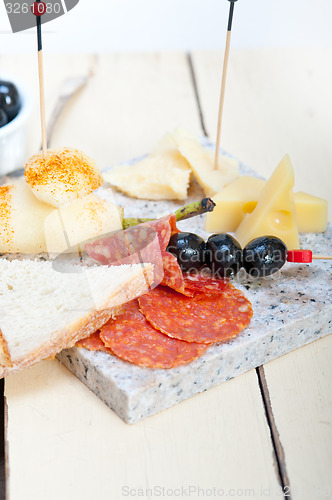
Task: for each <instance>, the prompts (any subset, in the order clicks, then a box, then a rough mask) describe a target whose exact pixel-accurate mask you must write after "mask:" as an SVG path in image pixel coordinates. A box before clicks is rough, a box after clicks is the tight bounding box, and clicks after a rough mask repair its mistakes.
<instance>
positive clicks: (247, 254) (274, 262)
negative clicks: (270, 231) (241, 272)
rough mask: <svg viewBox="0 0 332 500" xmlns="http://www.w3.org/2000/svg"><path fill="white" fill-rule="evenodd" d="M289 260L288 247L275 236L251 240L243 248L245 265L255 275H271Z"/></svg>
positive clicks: (248, 271) (249, 272)
mask: <svg viewBox="0 0 332 500" xmlns="http://www.w3.org/2000/svg"><path fill="white" fill-rule="evenodd" d="M286 260H287V247H286V245H285V243H284V242H283V241H281V240H280V239H279V238H276V237H275V236H261V237H260V238H255V239H254V240H251V241H250V242H249V243H248V244H247V245H246V246H245V247H244V249H243V266H244V268H245V270H246V271H247V273H248V274H250V275H251V276H253V277H256V278H258V277H265V276H270V275H271V274H273V273H276V272H277V271H279V269H280V268H281V267H282V266H283V265H284V264H285V262H286Z"/></svg>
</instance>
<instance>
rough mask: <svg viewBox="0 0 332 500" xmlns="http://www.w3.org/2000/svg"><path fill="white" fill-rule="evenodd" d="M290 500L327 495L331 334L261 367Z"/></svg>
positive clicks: (331, 462)
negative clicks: (282, 458) (288, 481)
mask: <svg viewBox="0 0 332 500" xmlns="http://www.w3.org/2000/svg"><path fill="white" fill-rule="evenodd" d="M264 370H265V376H266V380H267V385H268V388H269V392H270V397H271V403H272V408H273V412H274V416H275V421H276V425H277V428H278V431H279V434H280V437H281V441H282V444H283V447H284V451H285V457H286V466H287V471H288V476H289V478H290V487H291V494H292V499H293V500H312V499H313V498H315V499H321V498H331V496H332V476H331V468H332V448H331V442H332V335H329V336H328V337H326V338H324V339H321V340H318V341H316V342H314V343H313V344H311V345H308V346H305V347H302V348H301V349H298V350H297V351H295V352H294V353H291V354H287V355H286V356H283V357H281V358H279V359H278V360H276V361H272V362H271V363H268V364H266V365H265V366H264Z"/></svg>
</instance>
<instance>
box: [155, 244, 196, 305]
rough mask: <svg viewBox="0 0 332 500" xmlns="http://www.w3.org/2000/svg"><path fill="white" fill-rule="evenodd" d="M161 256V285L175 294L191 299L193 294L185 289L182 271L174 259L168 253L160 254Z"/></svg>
mask: <svg viewBox="0 0 332 500" xmlns="http://www.w3.org/2000/svg"><path fill="white" fill-rule="evenodd" d="M161 254H162V259H163V266H164V277H163V279H162V282H161V284H162V285H166V286H169V287H170V288H173V290H176V291H177V292H180V293H183V294H184V295H188V296H189V297H192V296H193V295H194V292H192V291H191V290H190V289H188V290H187V289H186V286H185V281H184V279H183V275H182V271H181V268H180V266H179V263H178V261H177V259H176V257H175V256H174V255H173V254H171V253H169V252H162V253H161Z"/></svg>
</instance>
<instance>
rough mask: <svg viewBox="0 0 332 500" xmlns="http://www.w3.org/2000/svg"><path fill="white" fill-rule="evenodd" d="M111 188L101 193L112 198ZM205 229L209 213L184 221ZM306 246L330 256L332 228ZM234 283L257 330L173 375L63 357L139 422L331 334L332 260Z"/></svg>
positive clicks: (156, 207) (130, 206)
mask: <svg viewBox="0 0 332 500" xmlns="http://www.w3.org/2000/svg"><path fill="white" fill-rule="evenodd" d="M207 146H208V147H209V144H207ZM240 168H241V171H242V173H247V174H252V173H253V172H252V170H251V169H249V168H248V167H246V166H245V165H240ZM105 189H107V187H106V188H103V190H102V192H101V195H102V196H108V194H107V193H106V191H105ZM113 195H114V197H115V199H116V201H117V203H119V204H120V205H122V206H124V208H125V215H126V216H128V217H130V216H136V217H137V216H145V217H149V216H154V217H157V216H161V215H163V214H165V213H170V212H171V211H173V210H174V209H176V208H177V207H179V206H181V203H176V202H148V201H145V200H133V199H130V198H128V197H126V196H124V195H122V194H120V193H113V194H112V196H113ZM201 197H202V192H201V191H200V188H199V186H198V185H195V184H194V185H193V186H192V187H191V189H190V193H189V201H190V200H197V199H200V198H201ZM203 225H204V216H200V217H196V218H193V219H191V220H188V221H183V222H181V223H179V228H180V229H182V230H188V231H192V232H196V233H198V234H201V235H202V236H203V237H206V236H207V233H205V231H204V229H203ZM300 241H301V247H302V248H309V249H311V250H313V252H314V253H322V254H331V253H332V252H331V250H332V226H331V225H329V227H328V230H327V232H326V233H323V234H309V233H307V234H302V235H300ZM233 284H234V285H235V286H236V287H237V288H239V289H241V290H242V291H243V292H244V293H245V295H246V296H247V297H248V299H249V300H250V301H251V303H252V306H253V312H254V314H253V318H252V321H251V324H250V326H249V327H248V328H247V329H246V330H244V331H243V332H242V333H241V334H240V335H239V336H238V337H236V338H235V339H233V340H231V341H228V342H224V343H219V344H214V345H212V346H211V347H209V349H208V350H207V351H206V353H205V354H204V355H203V356H201V357H200V358H199V359H197V360H195V361H193V362H192V363H190V364H188V365H185V366H181V367H178V368H173V369H170V370H162V369H149V368H140V367H138V366H135V365H133V364H131V363H128V362H126V361H122V360H120V359H118V358H117V357H115V356H112V355H110V354H107V353H104V352H90V351H88V350H86V349H84V348H81V349H78V348H72V349H66V350H64V351H62V352H61V353H59V354H58V355H57V358H58V359H59V361H60V362H61V363H63V364H64V365H65V366H66V367H67V368H68V369H69V370H70V371H72V372H73V374H74V375H76V376H77V377H78V378H79V379H80V380H81V381H82V382H83V383H84V384H85V385H86V386H87V387H89V388H90V389H91V390H92V391H93V392H94V393H95V394H96V395H97V396H98V397H99V398H100V399H101V400H102V401H104V402H105V403H106V404H107V405H108V406H109V407H110V408H111V409H112V410H113V411H115V412H116V414H117V415H118V416H119V417H120V418H122V419H123V420H124V421H125V422H126V423H129V424H133V423H136V422H139V421H140V420H142V419H144V418H146V417H149V416H151V415H153V414H155V413H157V412H160V411H162V410H164V409H166V408H169V407H171V406H173V405H175V404H177V403H179V402H181V401H183V400H184V399H187V398H190V397H192V396H194V395H195V394H197V393H199V392H203V391H206V390H207V389H209V388H211V387H213V386H216V385H218V384H221V383H222V382H225V381H227V380H229V379H231V378H233V377H236V376H237V375H240V374H242V373H244V372H246V371H248V370H250V369H252V368H255V367H257V366H260V365H262V364H264V363H266V362H268V361H271V360H273V359H275V358H277V357H279V356H282V355H283V354H286V353H288V352H290V351H292V350H294V349H297V348H299V347H302V346H303V345H305V344H308V343H310V342H313V341H315V340H317V339H319V338H321V337H324V336H325V335H328V334H329V333H331V332H332V263H331V262H330V261H319V260H316V261H314V263H312V264H291V263H287V264H285V266H284V267H283V268H282V269H281V270H280V271H279V272H278V273H276V274H274V275H273V276H271V277H268V278H263V279H253V278H250V277H249V276H248V275H246V273H245V272H244V271H243V270H241V272H240V273H239V275H238V276H237V277H236V278H235V279H234V280H233Z"/></svg>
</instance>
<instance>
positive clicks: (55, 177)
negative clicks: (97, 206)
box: [24, 148, 103, 207]
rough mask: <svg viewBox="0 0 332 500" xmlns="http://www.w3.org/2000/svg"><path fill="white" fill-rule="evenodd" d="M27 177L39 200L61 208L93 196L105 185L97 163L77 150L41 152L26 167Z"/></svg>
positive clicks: (64, 149)
mask: <svg viewBox="0 0 332 500" xmlns="http://www.w3.org/2000/svg"><path fill="white" fill-rule="evenodd" d="M24 177H25V180H26V182H27V184H28V185H29V186H30V188H31V189H32V191H33V193H34V194H35V195H36V196H37V198H38V199H39V200H41V201H43V202H45V203H49V204H50V205H52V206H54V207H59V206H61V205H64V204H65V203H69V202H71V201H73V200H76V199H78V198H82V197H83V196H85V195H87V194H90V193H92V191H94V190H95V189H97V188H99V187H100V186H101V185H102V183H103V178H102V175H101V173H100V171H99V169H98V167H97V165H96V163H95V162H94V161H93V160H92V159H91V158H90V157H89V156H88V155H86V154H85V153H83V152H82V151H79V150H77V149H73V148H62V149H49V150H47V152H46V155H45V156H43V153H42V152H40V153H38V154H36V155H34V156H32V157H31V158H30V160H28V162H27V163H26V165H25V172H24Z"/></svg>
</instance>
